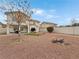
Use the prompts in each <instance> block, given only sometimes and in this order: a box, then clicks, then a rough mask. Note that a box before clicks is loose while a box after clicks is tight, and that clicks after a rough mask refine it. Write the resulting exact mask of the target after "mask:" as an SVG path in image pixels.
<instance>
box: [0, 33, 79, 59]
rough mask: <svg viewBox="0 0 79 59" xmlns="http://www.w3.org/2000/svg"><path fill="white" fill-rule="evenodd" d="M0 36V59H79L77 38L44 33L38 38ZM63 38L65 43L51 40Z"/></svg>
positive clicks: (78, 41) (78, 37)
mask: <svg viewBox="0 0 79 59" xmlns="http://www.w3.org/2000/svg"><path fill="white" fill-rule="evenodd" d="M17 37H18V36H17V35H14V34H13V35H0V59H79V36H72V35H65V34H57V33H45V34H43V35H40V36H31V35H21V37H20V42H18V41H17V39H18V38H17ZM61 37H62V38H64V40H65V43H63V44H55V43H52V40H54V39H56V38H61Z"/></svg>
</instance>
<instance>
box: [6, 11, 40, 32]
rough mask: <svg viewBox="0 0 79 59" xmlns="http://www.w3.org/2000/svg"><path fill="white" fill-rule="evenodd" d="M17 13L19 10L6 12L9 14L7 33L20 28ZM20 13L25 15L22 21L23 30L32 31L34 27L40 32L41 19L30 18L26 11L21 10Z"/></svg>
mask: <svg viewBox="0 0 79 59" xmlns="http://www.w3.org/2000/svg"><path fill="white" fill-rule="evenodd" d="M17 13H19V11H15V12H6V13H5V14H6V16H7V20H6V21H7V33H10V32H15V30H18V23H17V21H16V20H17V18H16V16H17V15H18V14H17ZM20 14H21V16H23V18H22V22H21V32H31V29H32V28H34V29H35V32H39V25H40V22H39V21H37V20H33V19H31V18H29V16H27V15H26V14H25V13H22V12H20Z"/></svg>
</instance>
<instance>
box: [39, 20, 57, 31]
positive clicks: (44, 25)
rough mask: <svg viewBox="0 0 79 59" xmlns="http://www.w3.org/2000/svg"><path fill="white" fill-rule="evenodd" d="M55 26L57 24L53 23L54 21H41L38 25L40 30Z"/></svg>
mask: <svg viewBox="0 0 79 59" xmlns="http://www.w3.org/2000/svg"><path fill="white" fill-rule="evenodd" d="M56 26H57V24H55V23H51V22H43V23H41V25H40V31H43V32H47V28H48V27H53V28H55V27H56Z"/></svg>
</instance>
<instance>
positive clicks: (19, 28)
mask: <svg viewBox="0 0 79 59" xmlns="http://www.w3.org/2000/svg"><path fill="white" fill-rule="evenodd" d="M20 30H21V25H20V24H18V36H20V34H21V31H20Z"/></svg>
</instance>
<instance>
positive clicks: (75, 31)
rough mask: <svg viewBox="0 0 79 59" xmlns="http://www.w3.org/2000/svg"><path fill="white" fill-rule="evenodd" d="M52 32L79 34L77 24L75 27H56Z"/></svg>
mask: <svg viewBox="0 0 79 59" xmlns="http://www.w3.org/2000/svg"><path fill="white" fill-rule="evenodd" d="M54 32H57V33H64V34H72V35H79V26H76V27H56V28H55V29H54Z"/></svg>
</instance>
